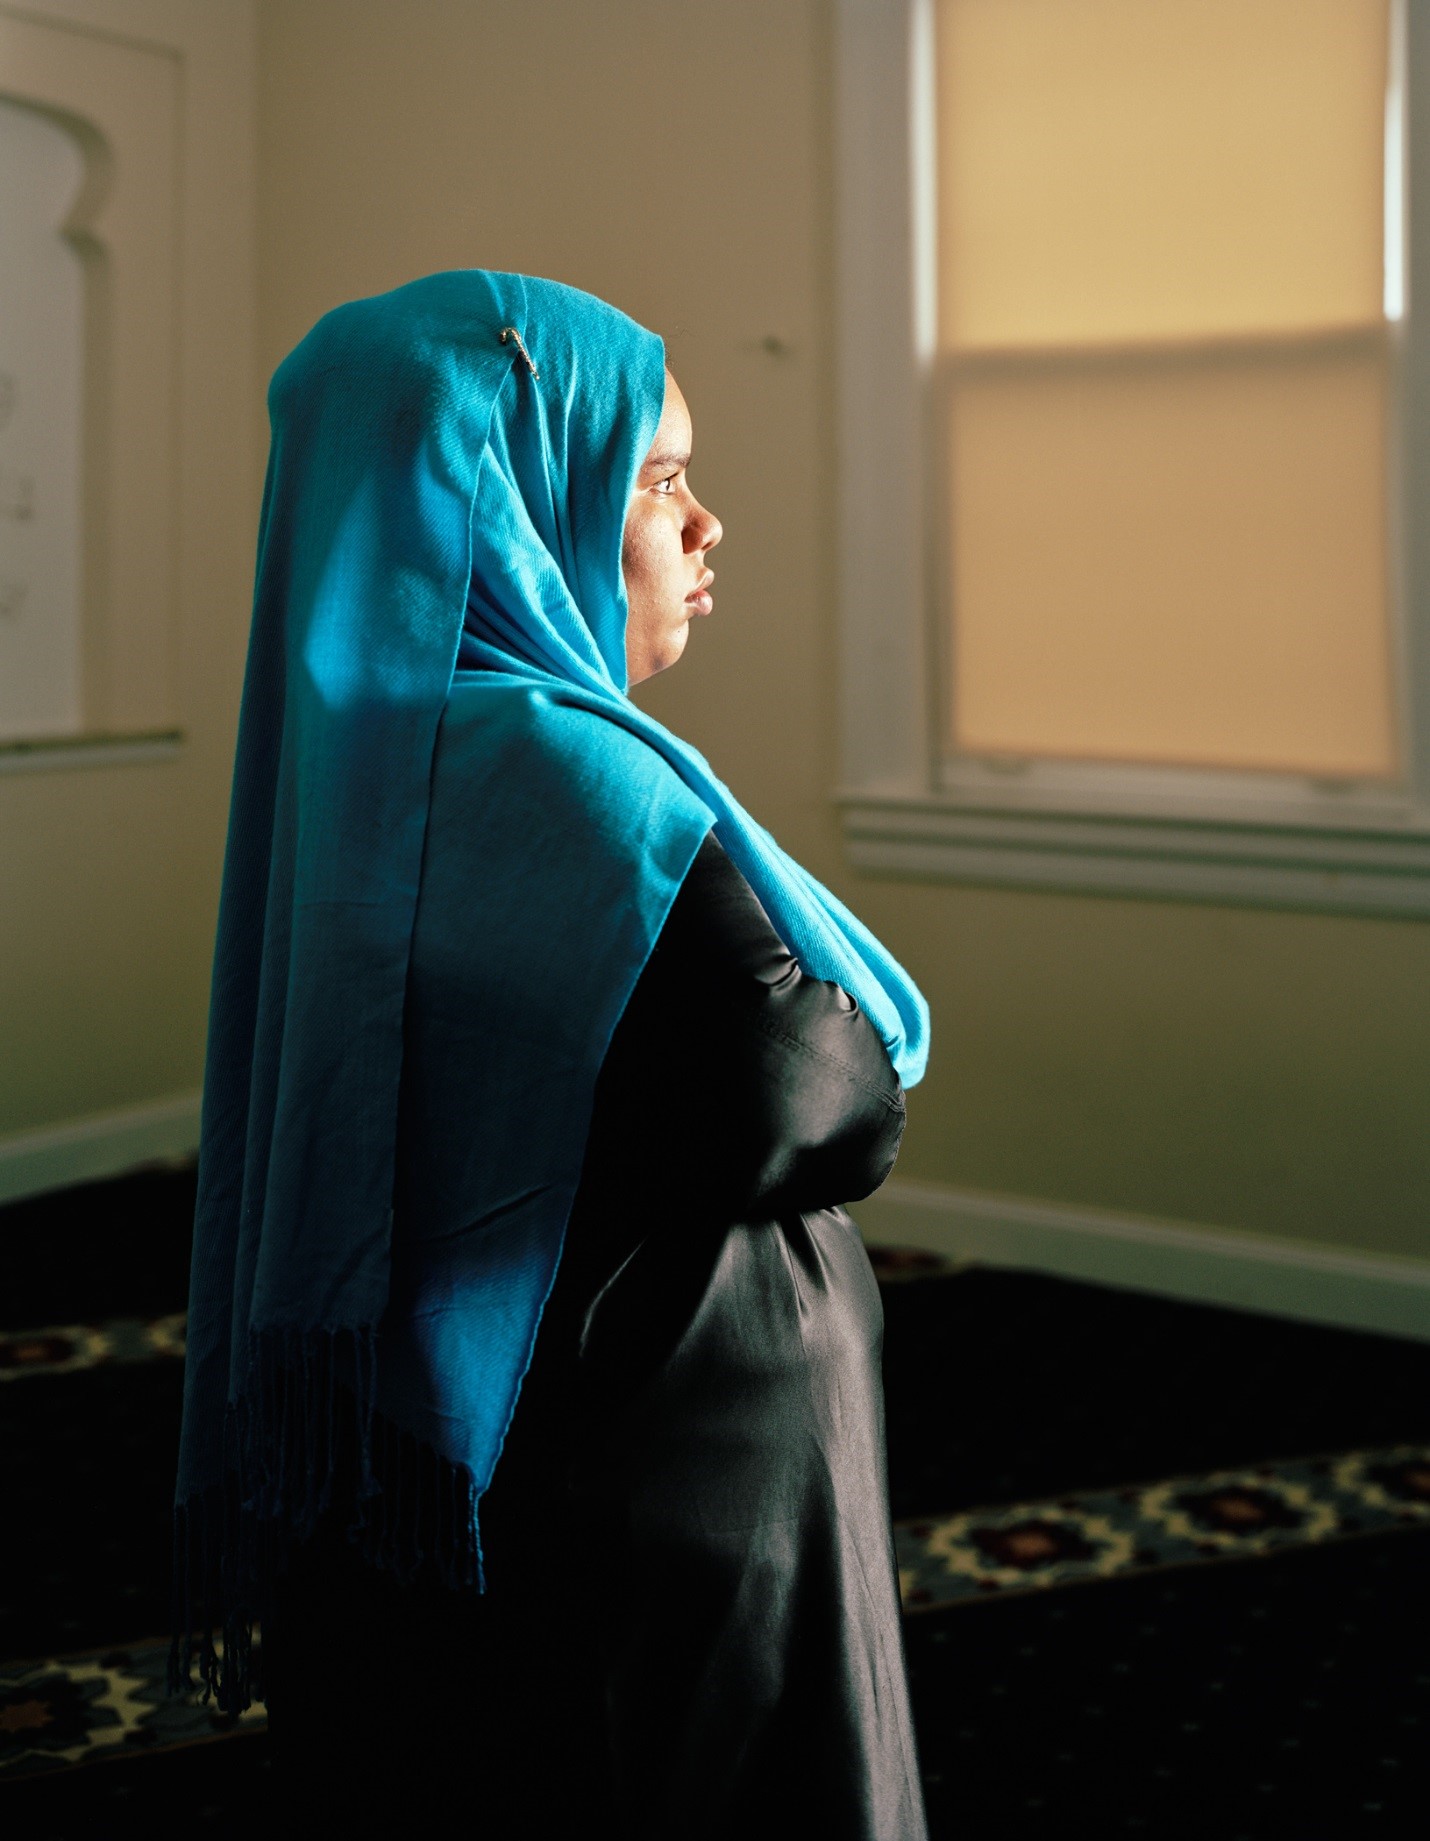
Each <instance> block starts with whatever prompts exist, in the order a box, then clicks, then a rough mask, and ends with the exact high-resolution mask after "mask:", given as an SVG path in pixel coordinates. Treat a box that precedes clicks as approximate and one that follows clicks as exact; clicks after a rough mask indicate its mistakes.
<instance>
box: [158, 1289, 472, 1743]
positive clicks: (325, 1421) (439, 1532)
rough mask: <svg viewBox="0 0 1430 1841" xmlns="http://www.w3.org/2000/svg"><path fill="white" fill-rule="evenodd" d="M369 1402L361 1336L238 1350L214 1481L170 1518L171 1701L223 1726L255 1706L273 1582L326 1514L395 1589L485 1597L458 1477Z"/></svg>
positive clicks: (272, 1333)
mask: <svg viewBox="0 0 1430 1841" xmlns="http://www.w3.org/2000/svg"><path fill="white" fill-rule="evenodd" d="M376 1391H377V1388H376V1332H375V1331H374V1330H373V1329H372V1328H371V1327H370V1326H359V1327H357V1328H352V1329H336V1330H326V1329H319V1330H296V1329H291V1328H279V1329H272V1330H265V1331H262V1332H260V1333H259V1334H258V1335H256V1336H254V1337H253V1338H252V1339H251V1340H250V1344H249V1364H248V1380H247V1384H246V1386H245V1387H244V1388H243V1389H242V1390H241V1392H240V1394H239V1398H238V1400H237V1401H236V1402H234V1403H231V1404H230V1406H229V1409H228V1413H227V1416H226V1419H225V1424H224V1453H223V1459H224V1461H223V1476H222V1481H221V1482H220V1483H218V1484H216V1485H214V1486H213V1487H211V1488H209V1489H206V1490H202V1491H198V1492H195V1493H194V1494H193V1495H191V1496H189V1497H188V1498H187V1499H186V1500H184V1501H182V1502H180V1503H178V1504H177V1505H176V1507H175V1510H174V1575H173V1579H174V1583H173V1637H172V1641H171V1643H170V1648H169V1675H168V1682H169V1691H170V1693H185V1692H194V1691H196V1690H197V1688H198V1687H200V1686H202V1688H203V1698H204V1701H205V1702H206V1703H207V1702H208V1701H209V1700H210V1698H212V1699H214V1700H215V1701H216V1702H217V1704H218V1706H219V1709H220V1710H221V1711H222V1712H224V1713H226V1714H238V1713H241V1712H243V1711H244V1710H245V1709H246V1708H248V1707H250V1706H251V1705H252V1704H253V1702H254V1700H255V1699H257V1700H262V1699H264V1698H265V1688H264V1681H263V1667H262V1640H261V1633H262V1629H263V1627H264V1626H265V1625H268V1626H269V1627H271V1624H272V1615H273V1602H274V1584H275V1581H276V1580H277V1579H278V1578H279V1577H280V1576H281V1574H282V1573H283V1571H284V1570H285V1569H286V1564H287V1557H288V1553H289V1551H290V1549H291V1547H292V1545H293V1544H294V1543H295V1542H301V1541H305V1540H308V1539H309V1538H311V1536H312V1535H313V1533H314V1532H315V1530H316V1529H317V1526H318V1523H319V1521H320V1520H321V1519H322V1518H324V1517H325V1516H328V1515H331V1514H340V1515H342V1516H343V1517H345V1522H346V1529H345V1531H346V1535H347V1538H348V1540H349V1541H351V1542H353V1543H354V1544H355V1545H356V1546H357V1548H358V1550H359V1552H360V1553H361V1554H362V1556H363V1558H364V1559H365V1560H366V1561H367V1562H368V1563H369V1564H370V1565H373V1566H377V1567H381V1568H382V1569H383V1570H385V1571H387V1572H390V1573H392V1574H394V1575H395V1576H396V1577H397V1578H398V1579H400V1580H401V1581H403V1582H404V1583H407V1582H410V1581H412V1580H414V1579H416V1578H418V1577H419V1576H425V1577H428V1578H433V1579H436V1580H438V1581H439V1582H440V1583H442V1584H443V1585H446V1586H447V1587H449V1588H450V1589H452V1590H460V1589H463V1588H467V1589H470V1588H472V1587H475V1588H476V1590H478V1591H483V1590H485V1586H486V1581H485V1578H484V1576H483V1571H482V1555H481V1544H480V1540H479V1537H478V1529H477V1489H476V1484H475V1479H474V1477H473V1475H472V1473H471V1471H470V1470H469V1469H468V1468H467V1467H466V1466H465V1465H464V1464H457V1463H453V1462H451V1461H450V1460H449V1459H446V1458H443V1457H440V1456H439V1455H438V1454H437V1453H436V1452H435V1451H433V1450H432V1449H431V1447H430V1446H428V1445H426V1444H424V1443H422V1442H421V1441H420V1440H419V1439H417V1438H416V1437H415V1436H414V1435H413V1434H412V1433H410V1432H406V1431H404V1430H402V1429H401V1428H400V1427H398V1426H396V1425H394V1424H393V1422H392V1421H391V1420H390V1419H388V1418H386V1417H385V1416H384V1415H382V1414H380V1413H379V1412H378V1411H377V1409H376V1405H375V1397H376ZM196 1669H197V1675H198V1679H197V1680H195V1670H196Z"/></svg>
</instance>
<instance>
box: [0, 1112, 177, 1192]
mask: <svg viewBox="0 0 1430 1841" xmlns="http://www.w3.org/2000/svg"><path fill="white" fill-rule="evenodd" d="M198 1144H199V1095H198V1094H197V1093H176V1094H171V1095H170V1096H169V1097H168V1098H167V1099H160V1100H151V1101H150V1102H149V1103H148V1104H147V1105H143V1106H125V1107H122V1108H120V1109H119V1110H118V1111H115V1112H95V1113H91V1114H90V1115H89V1116H88V1117H87V1118H82V1119H69V1120H66V1122H65V1123H64V1124H63V1125H47V1126H45V1127H43V1128H42V1129H41V1130H39V1131H26V1132H16V1133H14V1134H12V1135H11V1136H10V1137H8V1138H0V1202H13V1201H17V1200H18V1199H19V1198H20V1197H21V1196H27V1195H40V1194H42V1193H43V1192H44V1191H45V1190H47V1189H66V1188H68V1187H69V1186H70V1184H71V1183H89V1182H95V1181H97V1180H98V1179H99V1178H100V1177H104V1176H118V1175H119V1174H120V1173H121V1172H122V1171H125V1170H132V1169H134V1168H135V1166H136V1165H138V1164H142V1163H153V1162H155V1161H156V1160H158V1159H161V1158H169V1157H184V1156H187V1155H189V1154H190V1153H192V1152H193V1151H196V1150H197V1149H198Z"/></svg>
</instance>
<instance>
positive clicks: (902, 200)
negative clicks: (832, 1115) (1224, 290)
mask: <svg viewBox="0 0 1430 1841" xmlns="http://www.w3.org/2000/svg"><path fill="white" fill-rule="evenodd" d="M836 22H837V34H838V37H837V46H836V63H835V128H836V132H835V183H836V232H837V248H836V288H837V304H838V335H837V345H836V377H837V386H838V411H837V430H838V441H839V474H838V498H839V540H838V572H839V587H840V642H841V672H840V710H839V721H840V762H841V784H840V786H839V788H838V789H837V792H836V795H835V797H836V801H837V803H838V805H839V807H840V809H841V813H842V821H843V830H844V837H845V845H846V849H847V852H848V855H849V858H850V861H851V862H852V863H853V865H854V866H855V867H856V868H858V869H862V870H869V871H874V872H878V873H883V874H893V875H903V876H916V877H920V878H925V877H932V878H935V879H938V880H944V881H951V882H975V883H993V884H1004V885H1010V886H1015V887H1025V888H1051V889H1072V890H1080V891H1084V892H1089V893H1099V894H1114V895H1138V896H1162V897H1170V898H1173V899H1184V900H1202V901H1216V902H1236V903H1246V904H1251V905H1255V906H1270V907H1291V908H1311V909H1317V910H1322V911H1327V910H1329V911H1340V912H1345V913H1358V914H1374V915H1400V916H1414V917H1420V918H1430V513H1427V512H1425V511H1424V510H1423V508H1425V507H1430V8H1422V7H1418V6H1411V5H1407V4H1406V3H1405V0H1393V16H1392V25H1393V54H1392V56H1393V69H1392V94H1393V95H1396V96H1398V97H1399V99H1400V101H1401V105H1402V106H1401V107H1400V109H1399V110H1390V111H1388V116H1391V117H1395V119H1392V120H1390V121H1389V122H1388V128H1387V175H1388V179H1389V182H1390V183H1389V184H1388V185H1387V200H1388V204H1387V221H1388V226H1389V227H1390V228H1391V230H1392V232H1398V233H1399V237H1400V240H1401V244H1402V247H1403V248H1404V251H1405V255H1404V295H1405V299H1404V305H1403V312H1402V315H1401V317H1400V318H1399V320H1398V321H1396V322H1395V323H1394V324H1393V326H1392V367H1393V370H1392V405H1393V406H1392V413H1391V416H1390V433H1389V439H1390V445H1391V453H1390V466H1389V469H1388V477H1389V479H1390V481H1391V487H1390V492H1391V514H1390V527H1391V579H1392V583H1393V592H1392V601H1393V618H1394V658H1395V661H1396V666H1397V671H1396V689H1397V699H1398V701H1397V709H1396V719H1397V725H1398V730H1399V735H1400V739H1401V759H1402V764H1403V778H1402V780H1401V781H1399V782H1397V783H1395V784H1388V783H1387V782H1385V781H1384V780H1381V781H1377V782H1371V781H1365V782H1359V781H1356V780H1354V779H1344V780H1342V779H1329V778H1318V777H1314V776H1308V775H1297V774H1271V773H1250V772H1246V771H1232V770H1226V771H1222V770H1216V769H1200V768H1183V767H1160V766H1158V767H1154V766H1143V765H1138V764H1135V763H1129V764H1121V763H1117V764H1106V763H1088V762H1072V761H1067V762H1058V761H1028V762H1026V763H1024V762H1011V763H1008V762H1005V763H993V762H989V761H987V760H979V759H975V758H973V757H962V758H959V759H957V760H954V761H946V760H943V759H940V750H939V748H938V746H937V744H936V737H937V735H938V733H939V729H938V723H937V718H936V703H937V687H938V682H939V675H938V665H937V657H938V646H937V619H938V610H937V609H936V607H935V606H934V594H933V584H934V582H935V581H936V579H937V560H936V548H935V546H936V543H937V540H938V538H937V532H936V531H935V530H934V528H933V520H932V516H931V505H930V496H929V494H928V491H927V482H928V480H929V479H930V478H931V477H936V471H937V470H936V467H935V466H934V464H933V462H934V455H933V447H932V440H931V430H932V422H933V415H932V409H933V371H934V355H935V338H936V318H935V304H936V303H935V291H934V290H935V272H936V269H935V257H936V251H935V239H936V217H935V197H934V175H935V145H934V143H935V133H934V95H933V83H934V60H933V6H932V0H836ZM1397 182H1398V183H1397ZM1416 200H1420V201H1422V203H1421V206H1420V211H1421V221H1422V223H1423V224H1424V226H1425V232H1426V234H1425V235H1424V236H1423V237H1418V238H1417V237H1415V236H1413V235H1410V234H1408V224H1409V218H1410V213H1411V210H1412V207H1413V204H1414V201H1416ZM1392 214H1393V215H1394V220H1395V221H1392ZM1404 507H1411V508H1422V509H1421V511H1420V515H1417V516H1406V515H1404V513H1403V510H1402V508H1404Z"/></svg>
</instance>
